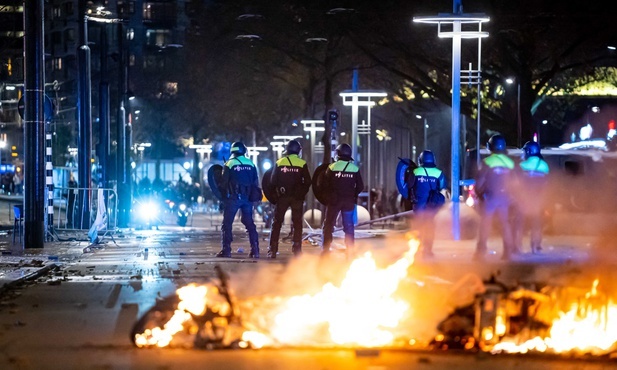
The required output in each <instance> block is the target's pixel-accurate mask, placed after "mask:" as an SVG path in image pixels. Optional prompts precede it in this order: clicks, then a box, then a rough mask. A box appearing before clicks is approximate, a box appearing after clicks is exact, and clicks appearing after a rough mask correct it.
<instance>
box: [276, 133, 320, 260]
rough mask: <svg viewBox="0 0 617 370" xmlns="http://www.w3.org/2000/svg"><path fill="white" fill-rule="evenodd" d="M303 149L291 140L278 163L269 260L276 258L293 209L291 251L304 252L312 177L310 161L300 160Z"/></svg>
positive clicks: (298, 253)
mask: <svg viewBox="0 0 617 370" xmlns="http://www.w3.org/2000/svg"><path fill="white" fill-rule="evenodd" d="M301 150H302V146H301V145H300V143H299V142H298V141H296V140H291V141H289V142H288V143H287V146H286V147H285V153H284V156H283V158H281V159H279V160H278V161H276V164H275V166H274V170H273V171H272V175H271V176H272V177H271V179H270V183H271V184H272V186H273V187H274V188H275V189H276V195H277V201H276V206H275V209H274V219H273V221H272V228H271V230H270V246H269V247H268V258H276V253H277V252H278V248H279V235H280V234H281V226H282V224H283V219H284V218H285V212H286V211H287V209H288V208H291V223H292V229H293V238H292V241H293V244H292V246H291V251H292V253H293V254H294V256H298V255H300V254H301V253H302V211H303V209H302V208H303V205H304V197H305V196H306V193H307V192H308V190H309V187H310V186H311V174H310V173H309V170H308V166H307V165H306V161H305V160H303V159H302V158H300V157H299V154H300V151H301Z"/></svg>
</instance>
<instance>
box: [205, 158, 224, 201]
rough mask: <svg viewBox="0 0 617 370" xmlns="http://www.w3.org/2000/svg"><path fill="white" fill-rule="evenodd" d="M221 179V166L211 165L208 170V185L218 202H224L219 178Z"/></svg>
mask: <svg viewBox="0 0 617 370" xmlns="http://www.w3.org/2000/svg"><path fill="white" fill-rule="evenodd" d="M222 177H223V166H221V165H220V164H213V165H212V166H211V167H210V168H209V169H208V185H209V186H210V189H211V190H212V193H213V194H214V196H215V197H216V199H218V200H220V201H224V200H225V199H224V198H223V191H221V190H222V189H221V188H220V183H221V178H222Z"/></svg>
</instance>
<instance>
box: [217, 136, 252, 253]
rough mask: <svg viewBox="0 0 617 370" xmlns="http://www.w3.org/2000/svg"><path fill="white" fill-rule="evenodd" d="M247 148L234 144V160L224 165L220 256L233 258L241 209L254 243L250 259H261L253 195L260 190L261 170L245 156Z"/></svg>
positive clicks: (230, 159)
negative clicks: (259, 178)
mask: <svg viewBox="0 0 617 370" xmlns="http://www.w3.org/2000/svg"><path fill="white" fill-rule="evenodd" d="M245 154H246V146H245V145H244V144H243V143H241V142H235V143H233V144H232V145H231V158H229V160H228V161H227V162H226V163H225V165H224V166H223V172H222V176H221V184H220V187H221V188H220V190H221V193H222V194H223V198H224V199H225V200H224V202H223V226H222V230H221V231H222V240H221V241H222V249H221V251H220V252H218V253H217V255H216V256H217V257H231V242H232V240H233V235H232V224H233V221H234V218H235V216H236V213H237V212H238V209H239V210H240V211H241V213H242V218H241V221H242V223H243V224H244V226H245V227H246V231H247V232H248V234H249V241H250V244H251V252H250V253H249V257H250V258H259V235H258V234H257V228H256V227H255V223H254V222H253V202H252V201H251V199H250V198H251V193H252V192H254V191H255V189H258V188H259V180H258V178H257V169H256V168H255V165H254V164H253V162H252V161H251V160H250V159H249V158H247V157H245Z"/></svg>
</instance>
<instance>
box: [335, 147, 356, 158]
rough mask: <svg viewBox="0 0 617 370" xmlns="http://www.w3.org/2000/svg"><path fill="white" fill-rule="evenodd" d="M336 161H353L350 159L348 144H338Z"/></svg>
mask: <svg viewBox="0 0 617 370" xmlns="http://www.w3.org/2000/svg"><path fill="white" fill-rule="evenodd" d="M336 159H337V160H339V159H340V160H343V161H353V158H351V147H350V146H349V144H339V146H337V147H336Z"/></svg>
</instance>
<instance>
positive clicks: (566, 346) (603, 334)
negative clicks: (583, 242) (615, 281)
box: [491, 279, 617, 355]
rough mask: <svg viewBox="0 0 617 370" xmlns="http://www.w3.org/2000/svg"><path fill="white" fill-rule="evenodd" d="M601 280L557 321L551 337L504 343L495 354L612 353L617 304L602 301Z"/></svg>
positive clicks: (616, 337)
mask: <svg viewBox="0 0 617 370" xmlns="http://www.w3.org/2000/svg"><path fill="white" fill-rule="evenodd" d="M598 282H599V281H598V280H597V279H596V280H595V281H594V282H593V286H592V288H591V291H590V292H588V293H587V294H586V295H585V297H584V299H581V300H580V301H578V302H574V303H572V304H571V305H570V308H569V310H568V311H566V312H560V313H559V315H558V317H557V318H556V319H555V320H554V321H553V323H552V325H551V329H550V335H549V336H548V337H546V338H541V337H535V338H533V339H531V340H528V341H526V342H524V343H522V344H516V343H514V342H512V341H503V342H501V343H498V344H497V345H495V347H494V348H493V349H492V351H491V352H494V353H495V352H508V353H527V352H528V351H538V352H549V351H550V352H554V353H564V352H570V351H580V352H588V353H593V354H596V355H599V354H603V353H606V352H608V351H609V350H610V349H611V348H613V347H614V346H615V344H616V343H617V305H615V304H614V303H613V302H612V300H610V299H605V300H604V299H599V298H601V297H599V295H598V291H597V286H598Z"/></svg>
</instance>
